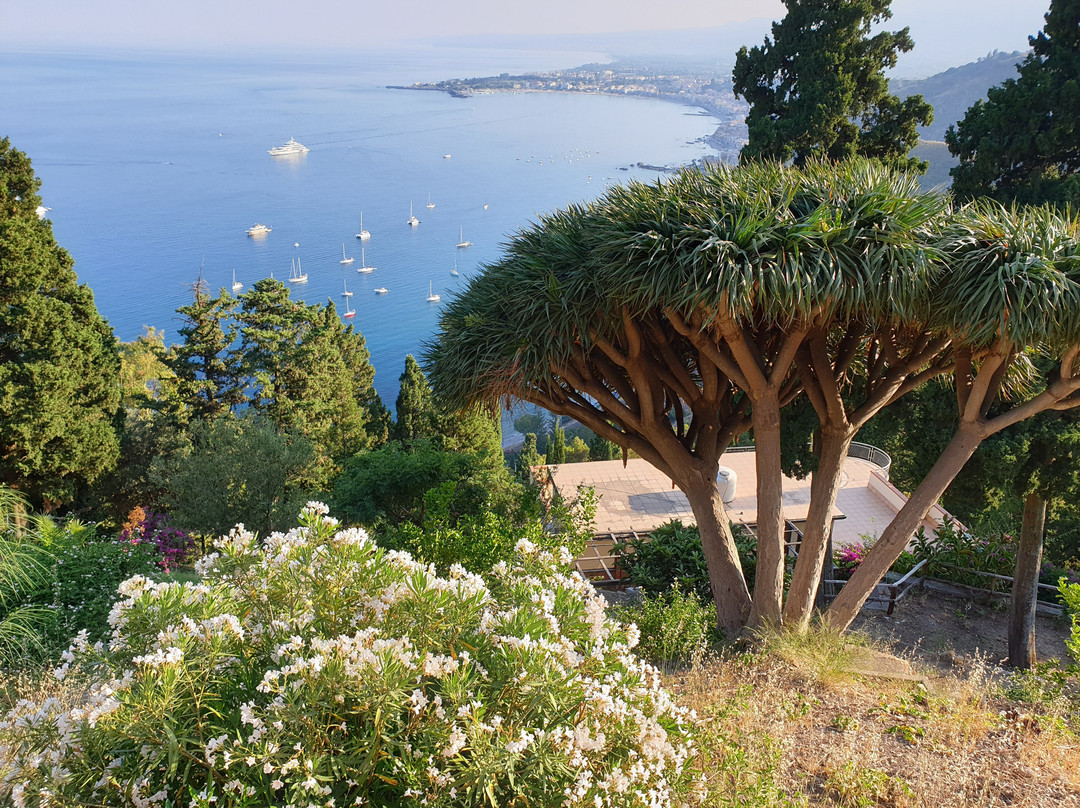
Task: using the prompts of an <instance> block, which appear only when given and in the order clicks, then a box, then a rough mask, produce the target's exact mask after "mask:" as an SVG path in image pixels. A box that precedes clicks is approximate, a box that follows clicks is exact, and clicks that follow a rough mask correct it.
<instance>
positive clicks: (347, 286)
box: [341, 278, 352, 297]
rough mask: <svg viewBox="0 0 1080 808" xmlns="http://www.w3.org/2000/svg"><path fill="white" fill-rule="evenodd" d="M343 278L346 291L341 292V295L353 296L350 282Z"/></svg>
mask: <svg viewBox="0 0 1080 808" xmlns="http://www.w3.org/2000/svg"><path fill="white" fill-rule="evenodd" d="M341 280H342V282H343V283H344V284H345V291H344V292H342V293H341V296H342V297H352V292H350V291H349V282H348V281H346V280H345V279H344V278H342V279H341Z"/></svg>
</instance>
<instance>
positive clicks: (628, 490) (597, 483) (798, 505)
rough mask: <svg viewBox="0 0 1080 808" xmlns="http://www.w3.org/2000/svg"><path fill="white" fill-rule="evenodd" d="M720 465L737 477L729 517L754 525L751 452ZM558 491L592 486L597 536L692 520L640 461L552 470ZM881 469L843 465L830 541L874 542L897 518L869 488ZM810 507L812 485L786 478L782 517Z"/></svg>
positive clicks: (667, 483) (854, 462) (802, 514)
mask: <svg viewBox="0 0 1080 808" xmlns="http://www.w3.org/2000/svg"><path fill="white" fill-rule="evenodd" d="M720 462H721V465H723V466H727V467H728V468H731V469H733V470H734V471H735V473H736V475H737V477H738V482H737V486H736V496H735V499H734V501H733V502H732V503H731V504H730V505H729V506H728V515H729V517H730V518H731V520H732V521H734V522H740V523H744V524H752V523H754V522H755V521H756V519H757V502H756V496H755V486H756V473H755V468H754V453H753V452H729V453H727V454H725V455H724V457H723V458H722V459H721V461H720ZM550 468H551V471H552V477H553V480H554V483H555V486H556V488H557V489H558V490H559V491H560V492H561V493H563V494H572V493H573V492H574V491H575V490H576V489H577V486H578V485H579V484H582V483H583V484H585V485H589V486H592V487H593V488H594V489H595V490H596V493H597V494H599V495H600V502H599V504H598V506H597V512H596V533H598V534H604V533H625V532H629V531H639V532H645V531H649V530H652V529H653V528H655V527H658V526H659V525H662V524H663V523H664V522H667V521H669V520H671V519H678V520H680V521H682V522H686V523H688V524H692V523H693V522H694V514H693V513H692V512H691V510H690V504H689V503H688V502H687V501H686V496H685V495H684V494H683V493H682V492H681V491H679V490H678V489H677V488H672V485H671V480H670V479H669V478H668V477H667V476H666V475H665V474H663V473H662V472H660V471H658V470H657V469H655V468H653V466H651V465H650V464H649V463H647V462H646V461H644V460H641V459H633V460H630V461H629V462H628V463H627V465H626V467H625V468H623V462H622V460H606V461H599V462H592V463H567V464H564V465H561V466H552V467H550ZM874 472H880V469H879V468H878V467H877V466H876V465H874V464H872V463H870V462H868V461H866V460H860V459H857V458H852V457H849V458H847V459H846V460H845V461H844V467H843V478H842V479H841V488H840V492H839V495H838V496H837V498H836V507H835V509H834V513H833V517H834V520H835V521H834V522H833V541H834V542H835V543H836V544H851V543H852V542H855V541H859V540H860V537H862V536H871V537H876V536H877V535H878V534H879V533H880V532H881V531H882V530H883V529H884V528H885V526H886V525H887V524H889V522H890V521H891V520H892V518H893V516H895V514H896V509H895V508H894V507H892V506H891V505H890V504H889V503H888V502H887V501H886V500H885V498H884V497H882V496H881V495H880V494H878V493H877V492H876V491H874V490H872V489H871V488H869V487H868V484H869V481H870V475H871V474H873V473H874ZM809 503H810V480H809V479H805V480H793V479H790V478H787V477H785V478H784V516H785V518H786V519H788V520H789V521H792V522H800V521H802V520H804V519H805V518H806V511H807V508H808V506H809Z"/></svg>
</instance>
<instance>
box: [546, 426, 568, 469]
mask: <svg viewBox="0 0 1080 808" xmlns="http://www.w3.org/2000/svg"><path fill="white" fill-rule="evenodd" d="M547 462H548V464H549V465H558V464H559V463H565V462H566V431H565V430H564V429H563V428H562V424H560V423H559V419H558V418H556V419H555V427H554V429H552V430H551V448H550V449H549V450H548V457H547Z"/></svg>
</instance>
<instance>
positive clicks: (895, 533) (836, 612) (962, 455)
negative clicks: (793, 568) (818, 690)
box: [825, 423, 982, 631]
mask: <svg viewBox="0 0 1080 808" xmlns="http://www.w3.org/2000/svg"><path fill="white" fill-rule="evenodd" d="M981 442H982V434H981V430H980V429H979V428H978V427H975V426H965V424H963V423H961V425H960V427H959V428H958V429H957V431H956V434H955V435H953V438H952V440H951V441H949V445H948V446H946V447H945V451H943V452H942V453H941V456H940V457H939V458H938V460H937V462H936V463H935V464H934V467H933V468H932V469H930V472H929V473H928V474H927V475H926V477H924V478H923V481H922V482H921V483H920V484H919V487H918V488H916V489H915V491H914V493H913V494H912V495H911V498H910V499H909V500H908V501H907V503H905V505H904V507H902V508H901V509H900V512H899V513H897V514H896V516H895V517H893V520H892V521H891V522H890V523H889V525H888V527H886V528H885V530H884V532H883V533H882V534H881V536H880V538H878V540H877V542H875V543H874V546H873V547H872V548H871V549H870V552H869V553H867V554H866V557H865V558H864V559H863V561H862V563H861V564H860V565H859V566H858V567H857V568H856V570H855V573H854V574H853V575H852V576H851V579H850V580H849V581H848V582H847V583H846V584H845V585H844V588H843V589H841V590H840V594H839V595H838V596H837V598H836V600H834V601H833V602H832V605H831V606H830V607H829V609H828V611H826V613H825V619H826V620H827V622H828V623H829V625H830V626H831V627H832V628H833V629H835V630H836V631H845V630H846V629H847V627H848V626H850V625H851V621H852V620H854V619H855V616H856V615H857V614H858V613H859V609H861V608H862V606H863V604H864V603H866V599H867V598H868V597H870V595H871V593H872V592H873V591H874V587H875V586H877V584H878V582H879V581H880V580H881V579H882V577H883V576H884V575H885V573H886V572H888V571H889V567H891V566H892V565H893V564H894V563H895V562H896V559H898V558H899V557H900V553H902V552H903V551H904V548H905V547H907V545H908V542H909V541H910V540H911V536H912V534H913V533H914V532H915V529H916V528H917V527H918V526H919V523H920V522H921V521H922V520H923V519H925V518H926V514H928V513H929V512H930V509H931V508H932V507H933V506H934V504H935V503H936V502H937V501H938V499H940V497H941V495H942V494H943V493H945V489H946V488H948V487H949V483H951V482H952V481H953V479H954V478H955V477H956V475H957V474H958V473H959V471H960V469H962V468H963V467H964V464H965V463H966V462H967V461H968V459H969V458H970V457H971V455H972V454H974V453H975V450H976V449H977V448H978V447H979V444H980V443H981Z"/></svg>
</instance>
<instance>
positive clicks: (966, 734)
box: [668, 633, 1080, 808]
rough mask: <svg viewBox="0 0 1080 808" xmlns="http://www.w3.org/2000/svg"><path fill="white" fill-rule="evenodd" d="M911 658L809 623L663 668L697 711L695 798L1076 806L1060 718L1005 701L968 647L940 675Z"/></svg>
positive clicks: (767, 804)
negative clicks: (815, 629) (689, 666)
mask: <svg viewBox="0 0 1080 808" xmlns="http://www.w3.org/2000/svg"><path fill="white" fill-rule="evenodd" d="M909 665H910V661H904V660H896V658H895V657H889V656H887V655H885V654H882V653H881V652H880V651H878V650H877V649H875V648H873V646H872V644H870V643H869V641H867V640H865V639H859V640H858V641H856V642H855V643H850V642H848V641H847V638H845V640H841V639H839V638H837V637H836V636H827V635H822V634H813V633H812V634H811V635H809V636H807V637H805V638H799V637H791V636H770V637H764V638H762V641H761V642H760V643H759V647H758V650H756V651H755V652H753V653H750V654H743V655H735V654H728V655H725V656H721V657H719V658H715V659H712V660H710V661H709V662H707V663H705V664H703V665H701V666H699V667H698V668H696V669H694V670H692V671H687V672H683V673H680V674H677V675H673V676H671V677H669V681H668V685H669V687H671V688H672V689H673V690H674V691H676V692H677V693H678V694H679V699H680V701H681V702H682V703H684V704H686V705H688V706H691V707H693V708H694V709H696V710H697V713H698V715H699V717H700V721H701V727H702V730H703V743H702V747H703V756H702V759H703V767H702V768H703V770H704V772H705V774H706V778H707V780H708V786H709V793H708V795H707V797H706V798H705V799H704V800H703V802H702V804H703V805H710V806H729V805H730V806H745V808H756V807H757V806H762V808H771V807H772V806H777V807H778V808H779V807H780V806H842V807H843V808H863V807H864V806H865V807H866V808H870V806H895V807H896V808H909V807H910V808H918V807H919V806H934V808H950V807H951V806H957V808H959V807H960V806H964V807H965V808H966V806H1010V807H1011V808H1024V807H1025V806H1031V807H1032V808H1035V806H1039V807H1040V808H1041V807H1042V806H1080V739H1078V737H1077V736H1076V735H1075V734H1073V733H1071V732H1070V731H1068V730H1067V729H1065V728H1064V727H1063V724H1062V722H1061V721H1055V720H1053V719H1051V718H1048V717H1039V716H1034V715H1032V714H1031V708H1030V707H1024V706H1021V705H1017V704H1013V703H1010V702H1007V701H1005V700H1004V699H1003V698H1002V697H1001V696H1000V695H999V693H1000V689H999V687H998V685H997V684H995V683H994V681H993V680H992V677H991V676H990V671H989V668H988V666H987V665H986V664H985V661H983V660H981V659H979V658H976V659H974V660H973V661H971V663H970V664H968V665H967V666H966V667H965V668H964V669H962V670H961V669H958V670H957V671H956V672H954V673H952V674H950V675H948V676H936V675H935V676H933V677H931V676H923V675H922V674H921V672H919V671H917V670H914V671H912V669H911V668H910V667H909ZM854 670H858V671H862V673H853V672H852V671H854ZM875 670H878V671H880V672H881V673H882V674H884V675H875V674H872V673H871V672H872V671H875ZM905 670H906V671H907V672H906V673H905V672H904V671H905ZM895 677H899V678H895Z"/></svg>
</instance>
